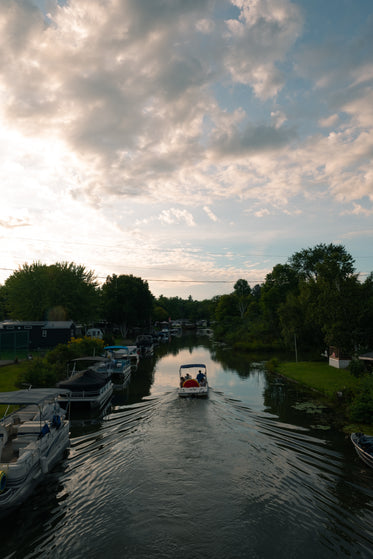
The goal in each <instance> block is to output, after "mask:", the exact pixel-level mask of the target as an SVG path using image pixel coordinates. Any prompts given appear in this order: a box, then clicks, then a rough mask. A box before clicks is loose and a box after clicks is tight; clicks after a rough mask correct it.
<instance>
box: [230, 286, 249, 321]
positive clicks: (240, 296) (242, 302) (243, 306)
mask: <svg viewBox="0 0 373 559" xmlns="http://www.w3.org/2000/svg"><path fill="white" fill-rule="evenodd" d="M233 289H234V294H235V296H236V298H237V304H238V310H239V313H240V317H241V318H243V317H244V315H245V312H246V310H247V308H248V306H249V304H250V294H251V287H250V285H249V284H248V283H247V281H246V280H245V279H239V280H237V281H236V283H235V284H234V286H233Z"/></svg>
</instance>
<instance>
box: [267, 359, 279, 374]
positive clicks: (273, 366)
mask: <svg viewBox="0 0 373 559" xmlns="http://www.w3.org/2000/svg"><path fill="white" fill-rule="evenodd" d="M265 365H266V369H267V371H269V372H270V373H276V372H278V369H279V366H280V361H279V360H278V359H277V358H276V357H272V359H269V361H267V362H266V364H265Z"/></svg>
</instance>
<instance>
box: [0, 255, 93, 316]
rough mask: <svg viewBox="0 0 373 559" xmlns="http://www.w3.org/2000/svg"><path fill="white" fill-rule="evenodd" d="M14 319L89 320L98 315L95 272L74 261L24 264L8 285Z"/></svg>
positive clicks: (8, 297)
mask: <svg viewBox="0 0 373 559" xmlns="http://www.w3.org/2000/svg"><path fill="white" fill-rule="evenodd" d="M4 289H5V292H6V304H7V309H8V311H9V314H10V316H11V318H14V319H18V320H74V321H77V322H89V321H90V320H92V319H94V318H95V317H96V314H97V306H98V292H97V284H96V281H95V278H94V274H93V272H91V271H87V270H86V269H85V268H84V266H79V265H76V264H74V263H67V262H62V263H56V264H52V265H50V266H47V265H45V264H41V263H40V262H34V263H33V264H30V265H29V264H24V265H23V266H22V267H20V268H19V269H18V270H17V271H15V272H14V273H13V274H12V275H11V276H10V277H9V278H8V279H7V280H6V281H5V285H4Z"/></svg>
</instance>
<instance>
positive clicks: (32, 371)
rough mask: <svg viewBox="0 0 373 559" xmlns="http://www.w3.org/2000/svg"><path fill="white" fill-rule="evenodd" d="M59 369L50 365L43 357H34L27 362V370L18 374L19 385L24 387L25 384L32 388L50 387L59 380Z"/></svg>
mask: <svg viewBox="0 0 373 559" xmlns="http://www.w3.org/2000/svg"><path fill="white" fill-rule="evenodd" d="M60 375H61V369H60V367H58V366H56V365H51V364H50V363H48V362H47V360H46V359H45V358H44V359H42V358H36V359H33V360H32V361H30V362H29V364H28V367H27V370H26V371H25V372H23V373H22V374H21V375H20V378H19V382H18V384H19V386H20V387H21V388H24V385H25V384H28V385H31V386H32V388H50V387H53V386H55V385H56V383H57V382H58V380H60V378H61V377H60Z"/></svg>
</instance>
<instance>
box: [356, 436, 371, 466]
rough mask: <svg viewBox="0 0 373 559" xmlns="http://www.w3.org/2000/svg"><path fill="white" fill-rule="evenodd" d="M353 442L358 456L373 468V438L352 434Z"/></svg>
mask: <svg viewBox="0 0 373 559" xmlns="http://www.w3.org/2000/svg"><path fill="white" fill-rule="evenodd" d="M351 442H352V444H353V445H354V448H355V450H356V452H357V455H358V456H359V457H360V458H361V459H362V460H363V461H364V462H365V463H366V464H367V465H368V466H370V467H371V468H373V437H371V436H369V435H365V434H364V433H352V434H351Z"/></svg>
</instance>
